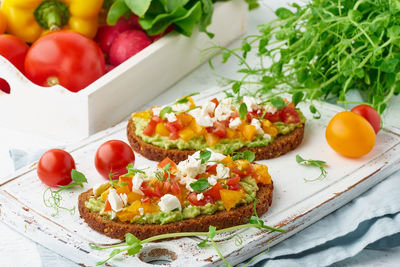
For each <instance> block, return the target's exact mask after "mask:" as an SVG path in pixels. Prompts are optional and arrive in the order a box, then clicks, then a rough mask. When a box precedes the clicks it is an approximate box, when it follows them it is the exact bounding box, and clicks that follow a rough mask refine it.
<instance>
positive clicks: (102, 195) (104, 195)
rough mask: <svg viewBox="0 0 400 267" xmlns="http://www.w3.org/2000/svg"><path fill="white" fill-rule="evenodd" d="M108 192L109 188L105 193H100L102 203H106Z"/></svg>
mask: <svg viewBox="0 0 400 267" xmlns="http://www.w3.org/2000/svg"><path fill="white" fill-rule="evenodd" d="M109 192H110V188H108V189H107V190H106V191H104V192H103V193H101V198H102V199H103V200H104V202H106V201H107V198H108V193H109Z"/></svg>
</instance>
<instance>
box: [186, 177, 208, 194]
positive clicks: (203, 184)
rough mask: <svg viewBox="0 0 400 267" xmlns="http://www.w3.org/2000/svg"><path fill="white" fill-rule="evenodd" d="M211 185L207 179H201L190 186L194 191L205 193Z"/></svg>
mask: <svg viewBox="0 0 400 267" xmlns="http://www.w3.org/2000/svg"><path fill="white" fill-rule="evenodd" d="M209 185H210V183H209V182H208V180H207V179H206V178H199V179H198V180H197V181H196V182H193V183H191V184H190V187H191V188H193V190H194V191H197V192H201V191H204V190H205V189H206V188H207V187H208V186H209Z"/></svg>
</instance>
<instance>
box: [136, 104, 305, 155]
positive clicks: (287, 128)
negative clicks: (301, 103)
mask: <svg viewBox="0 0 400 267" xmlns="http://www.w3.org/2000/svg"><path fill="white" fill-rule="evenodd" d="M298 113H299V115H300V123H291V124H286V123H283V122H276V123H274V124H275V126H276V128H277V129H278V135H281V134H288V133H290V132H292V131H294V130H295V129H296V128H297V127H301V126H302V125H303V124H304V122H305V121H306V119H305V117H304V116H303V114H302V113H301V112H300V111H298ZM132 120H133V122H134V123H135V128H136V132H135V134H136V135H137V136H139V137H140V138H142V139H143V141H145V142H146V143H150V144H152V145H155V146H159V147H162V148H164V149H171V148H178V149H181V150H184V149H188V150H205V149H207V148H208V145H207V143H206V140H205V138H204V137H203V136H196V137H193V138H192V139H190V140H189V141H184V140H182V139H176V140H172V139H169V138H168V137H166V136H161V135H159V134H154V135H153V136H147V135H144V134H143V130H144V128H146V126H147V124H148V123H149V121H150V120H149V119H144V118H140V117H133V118H132ZM274 139H275V138H274V137H271V139H266V138H264V136H263V135H258V136H257V137H255V138H254V139H253V140H252V141H243V140H241V139H232V140H231V139H228V138H224V139H220V140H219V142H218V143H217V144H216V145H215V146H214V147H213V150H214V151H215V152H218V153H222V154H224V155H230V154H232V153H233V152H235V151H237V150H239V149H241V148H242V147H265V146H268V145H269V144H270V143H272V142H273V141H274Z"/></svg>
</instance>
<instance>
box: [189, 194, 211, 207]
mask: <svg viewBox="0 0 400 267" xmlns="http://www.w3.org/2000/svg"><path fill="white" fill-rule="evenodd" d="M188 200H189V201H190V203H192V204H193V205H195V206H204V205H206V204H207V203H212V204H214V200H213V199H212V197H211V196H209V195H207V196H206V195H205V196H204V198H203V199H201V200H198V199H197V194H196V193H195V192H192V193H190V194H189V195H188Z"/></svg>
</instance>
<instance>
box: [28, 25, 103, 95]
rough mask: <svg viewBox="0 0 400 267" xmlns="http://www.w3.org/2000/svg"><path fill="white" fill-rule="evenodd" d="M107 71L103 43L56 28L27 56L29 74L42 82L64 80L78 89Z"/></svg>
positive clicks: (76, 90) (51, 84)
mask: <svg viewBox="0 0 400 267" xmlns="http://www.w3.org/2000/svg"><path fill="white" fill-rule="evenodd" d="M104 74H105V62H104V56H103V53H102V51H101V49H100V47H99V46H98V45H97V44H96V42H94V41H93V40H91V39H89V38H87V37H86V36H83V35H81V34H79V33H75V32H70V31H56V32H52V33H49V34H47V35H45V36H43V37H41V38H40V39H39V40H37V41H36V42H35V43H34V44H33V45H32V46H31V48H30V49H29V51H28V54H27V55H26V58H25V75H26V76H27V77H28V79H30V80H31V81H32V82H33V83H36V84H38V85H40V86H53V85H56V84H60V85H62V86H64V87H65V88H67V89H68V90H70V91H72V92H78V91H80V90H82V89H83V88H85V87H87V86H88V85H89V84H91V83H92V82H94V81H95V80H97V79H98V78H100V77H101V76H102V75H104Z"/></svg>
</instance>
